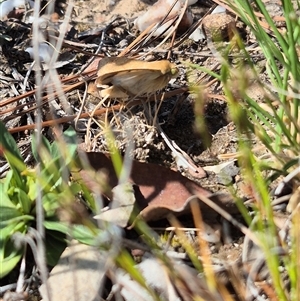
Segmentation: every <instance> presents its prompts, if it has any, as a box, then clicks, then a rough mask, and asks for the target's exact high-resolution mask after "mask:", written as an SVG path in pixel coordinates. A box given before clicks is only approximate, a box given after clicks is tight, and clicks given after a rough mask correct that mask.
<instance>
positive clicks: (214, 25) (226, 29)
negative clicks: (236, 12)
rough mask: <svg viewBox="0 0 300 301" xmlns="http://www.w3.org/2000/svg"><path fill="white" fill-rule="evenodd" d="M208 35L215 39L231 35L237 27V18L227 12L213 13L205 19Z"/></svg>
mask: <svg viewBox="0 0 300 301" xmlns="http://www.w3.org/2000/svg"><path fill="white" fill-rule="evenodd" d="M203 28H204V30H205V33H206V36H207V37H208V38H210V39H211V40H213V41H221V40H224V39H225V38H227V37H228V36H229V37H230V36H231V35H232V31H233V29H234V28H235V19H234V18H233V17H232V16H230V15H229V14H227V13H218V14H211V15H208V16H206V17H205V18H204V19H203Z"/></svg>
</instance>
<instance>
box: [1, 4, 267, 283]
mask: <svg viewBox="0 0 300 301" xmlns="http://www.w3.org/2000/svg"><path fill="white" fill-rule="evenodd" d="M151 5H152V3H150V2H146V1H145V2H143V1H140V0H120V1H118V0H116V1H114V0H111V1H109V0H107V1H103V0H100V1H99V0H89V1H79V0H75V1H74V8H73V12H72V15H71V20H70V24H69V33H68V34H69V36H70V40H73V41H77V42H82V41H84V43H87V44H94V45H95V44H96V45H99V43H103V46H102V48H101V52H100V53H101V54H104V55H110V56H114V55H118V54H119V53H120V52H121V51H122V49H124V47H126V46H127V45H128V44H130V42H132V41H133V40H134V38H135V37H136V36H137V35H138V32H137V30H136V29H135V28H134V26H133V23H132V22H133V20H134V18H135V17H136V16H138V15H140V14H142V13H144V12H145V11H146V10H147V9H148V7H149V6H151ZM211 6H212V3H210V2H206V3H204V2H202V1H198V2H197V3H195V4H194V5H192V6H191V11H192V12H193V15H194V18H195V20H197V19H199V18H200V17H202V16H203V15H204V13H205V12H207V11H208V9H209V8H210V7H211ZM65 9H66V4H65V3H63V2H61V3H60V4H59V5H57V12H58V14H57V15H53V16H52V18H53V20H54V21H56V22H59V20H60V19H61V18H62V17H63V15H64V12H65ZM113 20H115V21H114V22H112V21H113ZM109 22H112V23H111V25H110V26H109V28H108V30H106V32H105V33H104V35H102V33H103V32H104V31H103V30H104V28H106V27H107V25H108V24H109ZM7 25H9V27H7ZM239 28H240V30H241V33H242V34H244V38H245V41H247V43H248V45H249V46H250V45H255V41H254V40H252V37H251V36H248V33H247V31H246V29H245V28H243V26H242V25H241V26H240V27H239ZM106 29H107V28H106ZM0 30H1V33H6V34H8V35H10V36H12V37H13V41H10V42H4V43H2V53H1V54H0V57H1V65H0V76H1V77H0V79H1V80H0V88H1V92H0V101H4V100H6V99H8V98H9V97H13V96H15V95H18V94H19V93H22V89H21V88H20V86H18V85H17V84H16V82H17V79H18V76H19V75H21V78H22V76H23V77H25V76H26V72H27V70H28V66H29V65H30V63H31V59H30V58H29V57H28V55H27V53H25V52H24V49H25V45H26V43H28V42H26V39H27V38H28V36H29V35H30V26H28V25H27V24H26V21H24V22H21V21H13V20H8V21H7V20H6V21H4V22H3V23H0ZM101 41H102V42H101ZM23 42H24V43H23ZM156 43H157V42H154V43H153V44H152V45H149V46H147V47H145V49H141V50H140V52H142V51H143V52H145V53H146V52H148V51H149V50H151V49H152V48H153V46H154V45H155V44H156ZM85 50H88V49H85ZM69 54H70V55H71V57H72V61H71V62H70V63H69V64H66V65H65V66H63V67H61V68H59V69H58V72H59V73H60V74H61V75H62V78H63V77H64V76H67V75H68V74H71V73H72V72H76V71H77V70H79V69H80V68H81V67H82V65H83V64H85V63H86V62H87V61H88V59H90V56H89V55H88V54H86V53H80V52H77V51H75V50H70V53H69ZM166 57H167V51H166V46H165V45H162V46H160V47H159V48H158V49H156V50H155V51H154V52H153V53H152V54H151V56H150V55H149V56H147V59H152V60H154V59H155V60H160V59H165V58H166ZM254 57H255V60H256V63H257V65H258V66H259V65H261V66H263V65H264V61H263V58H262V57H260V56H259V54H256V55H255V56H254ZM63 60H64V59H62V61H63ZM170 60H171V61H172V62H174V63H175V64H176V65H177V66H178V68H179V75H178V76H177V78H176V79H175V80H172V81H171V82H170V84H169V85H168V87H167V91H171V90H174V89H176V88H179V87H183V86H187V85H188V81H189V78H196V79H199V78H203V80H202V82H203V84H207V83H210V84H209V86H208V88H207V90H206V93H210V94H213V95H216V96H219V97H215V98H214V97H207V99H206V102H205V106H204V111H203V114H204V116H205V121H206V124H207V129H206V131H205V132H206V136H207V137H208V141H209V143H208V146H207V145H204V142H203V140H204V136H203V133H202V134H201V133H199V132H197V130H196V126H197V124H196V121H195V110H194V108H195V102H197V97H195V96H191V95H188V94H184V93H181V94H178V95H175V96H173V97H170V98H168V99H165V100H164V101H163V102H162V104H161V105H160V108H159V109H158V108H157V106H158V105H157V104H153V103H151V104H148V103H147V104H141V105H139V106H136V107H134V108H131V109H130V110H124V111H122V112H121V113H115V114H116V115H115V116H113V114H110V115H108V117H109V118H112V117H115V118H112V121H111V125H112V127H113V130H114V133H115V136H116V143H117V145H118V147H119V149H120V150H121V151H122V152H123V151H124V150H125V148H126V145H127V144H128V136H127V134H126V128H131V129H133V140H134V142H135V151H134V158H135V159H138V160H139V161H142V162H151V163H157V164H161V165H164V166H167V167H169V168H173V169H177V166H176V162H175V158H174V155H172V151H171V150H170V148H169V147H168V146H167V144H166V142H165V140H164V139H163V138H162V136H161V131H160V130H158V129H157V127H156V124H154V125H153V116H154V115H155V114H157V121H158V123H159V124H160V127H161V130H162V131H163V132H164V133H165V134H166V135H167V136H168V137H169V141H173V142H174V143H176V144H177V146H178V147H179V148H180V150H182V151H184V152H185V153H186V154H187V155H188V157H189V158H190V159H191V160H192V162H193V164H194V165H196V166H202V167H207V166H215V165H217V164H219V163H222V162H224V161H222V160H221V159H220V155H222V154H223V155H226V154H227V155H228V154H229V155H230V154H231V155H232V154H234V153H235V152H237V136H236V130H235V126H234V125H233V124H232V123H231V120H230V116H229V113H228V108H227V104H226V102H225V100H223V99H222V87H221V85H220V84H219V83H218V82H214V83H212V82H211V81H212V79H213V78H211V77H209V76H207V75H205V74H203V72H201V71H199V70H195V69H193V68H191V67H186V66H189V65H188V64H189V63H193V64H197V65H200V66H205V67H207V68H208V69H211V70H215V71H218V70H219V62H218V60H217V58H216V57H214V55H213V54H212V52H211V49H210V48H209V47H208V46H207V43H206V40H205V39H204V40H203V41H198V42H195V41H193V40H186V41H184V42H183V43H182V44H181V45H180V46H178V47H176V48H175V49H173V50H172V52H171V56H170ZM187 70H189V75H187V73H188V72H187ZM190 72H191V73H192V74H191V75H190ZM188 76H190V77H189V78H188ZM262 76H263V74H262ZM29 83H30V85H32V83H33V75H30V76H29ZM11 84H12V85H13V87H14V88H13V89H12V88H11ZM32 86H33V85H32ZM16 90H17V91H16ZM250 92H251V93H252V95H253V97H254V98H255V99H256V100H257V101H260V100H261V97H262V95H261V94H260V93H259V89H258V87H256V86H255V85H253V86H252V90H251V91H250ZM66 95H67V98H68V101H69V103H70V105H71V107H72V108H73V110H74V111H75V112H78V108H79V107H80V102H79V100H78V98H79V97H78V96H80V97H81V98H82V97H83V95H84V89H83V88H80V89H79V91H72V92H69V93H67V94H66ZM182 95H183V96H182ZM98 102H99V100H97V99H95V98H94V97H93V96H88V97H87V106H88V107H89V108H93V107H94V106H95V104H97V103H98ZM11 106H13V105H12V104H8V105H7V106H6V107H5V108H6V109H7V108H10V107H11ZM47 110H48V108H46V107H45V109H44V113H45V115H46V111H47ZM11 114H15V113H7V114H4V115H2V116H1V119H4V118H8V117H12V116H15V118H10V119H11V120H10V121H9V122H8V123H7V125H8V126H9V127H16V126H18V125H23V124H25V122H26V121H25V119H26V117H24V116H22V117H17V116H16V115H11ZM101 121H102V120H101V118H100V120H99V122H100V123H101ZM43 133H44V135H46V136H47V137H48V138H50V139H51V136H52V134H51V131H50V130H48V129H45V130H44V131H43ZM90 135H91V136H90V139H91V140H90V141H89V143H87V141H86V138H85V131H83V133H78V136H79V138H80V139H81V142H82V144H81V145H80V147H81V149H85V150H93V151H106V150H107V146H106V144H105V142H104V138H103V135H101V131H99V127H98V126H97V124H96V123H93V124H92V125H91V128H90ZM14 137H15V138H16V140H17V142H18V144H19V145H20V147H21V149H24V150H26V148H27V147H28V143H29V136H28V135H27V133H22V132H21V133H17V134H14ZM95 137H97V138H96V139H95ZM91 141H92V142H91ZM255 143H256V142H255V141H254V144H255ZM257 143H258V142H257ZM257 146H259V145H257ZM257 149H258V153H257V154H258V155H261V154H263V152H264V149H263V148H259V147H257ZM27 154H28V153H27ZM221 157H222V156H221ZM225 161H226V160H225ZM2 163H3V162H2ZM2 165H4V163H3V164H2ZM207 170H208V169H207ZM183 173H184V174H185V175H186V176H187V177H189V178H191V179H193V180H194V181H196V182H198V183H199V184H201V185H202V186H203V187H204V188H206V189H208V190H211V191H212V192H227V187H226V185H225V184H226V183H225V182H226V181H227V180H228V179H229V180H230V181H231V182H232V183H233V185H234V188H235V189H237V192H238V195H239V196H240V197H241V198H244V199H246V200H248V199H251V197H252V195H251V191H250V190H249V189H248V188H247V187H245V186H244V185H243V181H242V178H241V176H240V174H239V170H238V167H237V166H236V165H235V164H233V166H231V167H230V170H227V171H226V173H227V180H226V179H225V180H224V178H223V177H221V176H220V174H219V175H218V174H216V173H214V172H212V171H209V170H208V171H207V176H206V177H205V178H201V179H199V178H197V175H195V174H193V173H192V172H189V171H185V172H183ZM224 181H225V182H224ZM235 218H237V219H238V220H240V221H242V218H241V216H240V215H239V214H237V215H236V216H235ZM190 219H191V218H190V217H187V219H186V220H185V219H183V220H182V223H183V224H185V225H187V226H192V225H191V222H190ZM222 223H223V222H222V221H218V224H215V225H214V224H212V225H210V226H211V227H212V228H214V227H215V228H218V227H220V225H223V224H222ZM163 226H165V224H163ZM216 231H217V230H216ZM229 232H230V233H231V234H228V233H226V234H225V235H226V237H225V238H224V237H223V238H222V240H221V242H220V245H218V246H216V245H215V244H214V243H212V244H211V250H212V253H214V256H216V258H218V260H219V259H220V260H228V263H229V264H230V262H235V263H236V262H240V260H241V256H242V249H243V236H242V235H241V233H240V232H239V231H236V230H235V229H234V228H231V229H230V231H229ZM220 277H221V276H220ZM225 278H226V277H225ZM226 281H227V280H224V282H225V283H226Z"/></svg>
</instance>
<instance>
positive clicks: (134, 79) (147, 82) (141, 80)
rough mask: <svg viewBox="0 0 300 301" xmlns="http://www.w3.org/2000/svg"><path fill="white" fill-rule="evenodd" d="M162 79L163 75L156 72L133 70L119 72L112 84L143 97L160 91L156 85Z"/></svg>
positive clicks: (113, 78)
mask: <svg viewBox="0 0 300 301" xmlns="http://www.w3.org/2000/svg"><path fill="white" fill-rule="evenodd" d="M160 77H162V74H161V73H160V72H158V71H156V70H132V71H124V72H118V73H117V74H116V75H114V76H113V77H112V81H111V83H112V85H114V86H118V87H122V88H123V89H124V90H125V91H128V92H129V93H130V94H133V95H141V94H145V93H152V92H155V91H157V90H160V89H161V88H160V87H157V84H154V83H156V81H157V79H159V78H160Z"/></svg>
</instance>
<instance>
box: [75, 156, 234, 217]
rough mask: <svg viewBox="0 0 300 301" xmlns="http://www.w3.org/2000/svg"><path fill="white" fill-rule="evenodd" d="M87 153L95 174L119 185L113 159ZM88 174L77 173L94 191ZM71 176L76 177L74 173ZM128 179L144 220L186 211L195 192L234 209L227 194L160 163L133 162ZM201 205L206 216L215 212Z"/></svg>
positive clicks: (86, 171) (85, 171)
mask: <svg viewBox="0 0 300 301" xmlns="http://www.w3.org/2000/svg"><path fill="white" fill-rule="evenodd" d="M86 156H87V158H88V160H89V163H90V165H91V166H92V167H93V168H94V169H95V170H96V171H98V172H97V173H99V171H101V172H102V173H104V174H106V179H107V182H108V183H107V184H108V185H109V186H110V187H115V186H116V185H117V184H118V178H117V176H116V173H115V171H114V168H113V165H112V162H111V160H110V159H109V158H108V157H107V156H105V155H104V154H102V153H95V152H91V153H86ZM88 173H89V171H88V170H81V171H80V174H79V176H80V178H82V179H83V180H84V182H85V184H86V185H87V186H88V187H90V188H92V189H93V191H95V187H96V185H97V183H96V184H95V181H93V177H87V174H88ZM73 176H74V177H76V176H75V175H74V173H73ZM77 178H78V176H77ZM130 181H131V182H133V183H134V184H135V185H134V190H135V198H136V202H137V205H138V207H139V209H140V210H142V211H141V212H140V215H141V217H143V218H144V219H145V220H146V221H151V220H158V219H161V218H164V217H166V216H167V215H168V214H169V213H171V212H172V213H175V214H178V215H179V214H182V213H186V212H188V211H189V210H190V205H189V203H190V200H191V199H192V198H193V196H194V195H195V193H197V194H199V195H204V196H206V197H210V198H211V199H212V200H213V201H214V202H216V203H217V204H218V205H219V206H221V207H222V208H224V207H226V210H229V209H230V210H231V207H233V209H234V211H236V207H235V206H233V204H232V199H231V197H230V196H228V195H218V194H214V195H212V193H211V192H210V191H208V190H206V189H204V188H202V187H201V186H199V185H197V184H196V183H194V182H193V181H191V180H189V179H187V178H185V177H184V176H182V175H181V174H180V173H178V172H175V171H172V170H169V169H167V168H165V167H162V166H160V165H156V164H151V163H147V164H146V163H140V162H137V161H133V164H132V170H131V174H130ZM99 187H100V186H99ZM99 190H100V188H99ZM99 192H103V191H99ZM105 194H106V195H108V196H109V197H110V193H109V192H107V191H106V192H105ZM200 207H201V209H203V210H206V211H205V212H206V216H209V215H211V216H212V217H215V216H216V215H217V214H216V213H215V212H214V211H213V210H212V209H210V208H209V207H208V206H207V205H205V204H203V203H202V202H200Z"/></svg>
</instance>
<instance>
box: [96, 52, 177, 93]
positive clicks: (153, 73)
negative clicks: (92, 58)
mask: <svg viewBox="0 0 300 301" xmlns="http://www.w3.org/2000/svg"><path fill="white" fill-rule="evenodd" d="M177 72H178V69H177V67H176V66H175V65H174V64H172V63H170V62H169V61H168V60H162V61H154V62H145V61H139V60H134V59H130V58H127V57H105V58H103V59H102V60H101V61H100V62H99V65H98V73H97V75H98V78H97V79H96V82H95V83H96V86H97V88H98V89H99V90H100V96H101V97H109V98H127V97H128V96H130V95H134V96H137V95H142V94H150V93H154V92H156V91H158V90H161V89H163V88H164V87H165V86H166V85H167V84H168V82H169V80H170V79H171V78H172V77H173V76H175V75H176V74H177Z"/></svg>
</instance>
